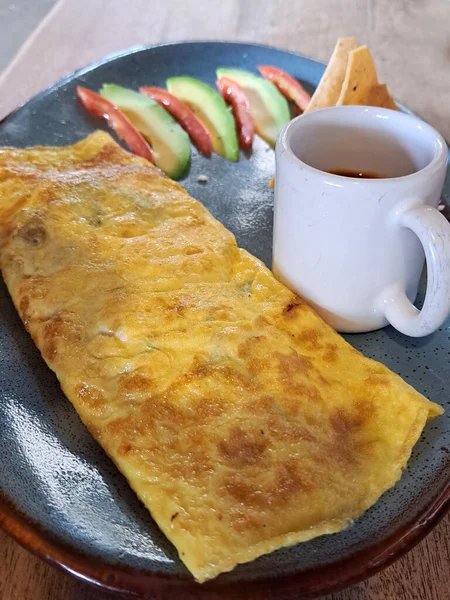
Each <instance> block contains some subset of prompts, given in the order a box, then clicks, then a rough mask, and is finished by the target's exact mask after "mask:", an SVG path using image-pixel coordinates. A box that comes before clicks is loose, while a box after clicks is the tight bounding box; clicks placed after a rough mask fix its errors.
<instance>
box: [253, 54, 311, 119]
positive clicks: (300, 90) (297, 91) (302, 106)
mask: <svg viewBox="0 0 450 600" xmlns="http://www.w3.org/2000/svg"><path fill="white" fill-rule="evenodd" d="M258 71H259V72H260V73H261V75H262V76H263V77H264V79H267V80H268V81H271V82H272V83H273V84H274V85H276V86H277V88H278V89H279V91H280V92H281V93H282V94H283V96H285V97H286V98H287V99H288V100H290V101H291V102H294V103H295V104H296V105H297V108H298V112H299V114H302V113H303V112H304V111H305V110H306V107H307V106H308V104H309V102H310V100H311V96H310V95H309V94H308V92H307V91H306V90H305V88H304V87H303V86H302V84H301V83H300V82H298V81H297V80H296V79H294V78H293V77H291V76H290V75H289V73H286V71H283V70H282V69H278V68H277V67H271V66H269V65H259V66H258Z"/></svg>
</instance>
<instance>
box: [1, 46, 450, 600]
mask: <svg viewBox="0 0 450 600" xmlns="http://www.w3.org/2000/svg"><path fill="white" fill-rule="evenodd" d="M184 44H223V45H233V46H249V47H256V48H265V49H270V50H276V51H278V52H282V53H283V54H289V55H291V56H293V57H295V58H302V59H306V60H307V61H308V62H311V63H314V64H316V65H318V66H321V67H323V68H325V67H326V65H325V64H324V63H323V62H321V61H318V60H316V59H313V58H310V57H308V56H306V55H304V54H300V53H297V52H293V51H290V50H285V49H283V48H279V47H276V46H271V45H268V44H258V43H256V42H240V41H228V40H180V41H171V42H163V43H159V44H149V45H136V46H131V47H130V48H126V49H123V50H119V51H118V52H114V53H111V54H108V55H106V56H104V57H103V58H101V59H99V60H97V61H95V62H93V63H91V64H89V65H86V66H84V67H81V68H80V69H77V70H74V71H72V72H70V73H68V74H67V75H65V76H64V77H62V78H60V79H58V80H57V81H55V82H53V83H51V84H50V85H48V86H47V87H45V88H44V89H43V90H41V91H40V92H38V93H37V94H35V95H34V96H32V97H31V98H29V99H28V100H26V101H25V102H23V103H22V104H20V105H19V106H17V107H16V108H14V109H13V110H12V111H11V112H10V113H8V114H7V115H5V116H4V117H3V118H2V119H0V127H1V126H2V125H4V124H5V123H6V122H7V121H8V120H9V119H11V118H13V117H14V116H15V115H16V114H17V113H18V112H19V111H20V110H21V109H22V108H23V107H25V106H26V105H27V104H28V103H29V102H32V101H35V100H40V99H42V98H45V96H46V95H48V94H50V93H52V92H53V91H54V90H56V89H59V88H60V87H62V86H63V85H64V84H65V83H68V82H69V81H71V80H73V79H74V78H76V77H79V76H82V75H84V74H86V73H89V72H90V71H93V70H94V69H95V68H97V67H99V66H101V65H104V64H107V63H109V62H113V61H114V60H117V59H118V58H122V57H125V56H131V55H133V54H137V53H139V52H143V51H148V50H153V49H155V48H161V47H170V46H182V45H184ZM399 106H400V107H401V109H402V110H405V111H406V112H411V111H409V110H408V109H407V108H405V107H403V106H401V105H399ZM449 159H450V155H449ZM449 511H450V484H448V485H447V486H446V487H444V489H443V491H442V493H440V494H439V495H438V496H437V497H436V498H434V499H433V501H432V502H431V503H430V504H429V505H428V506H427V507H426V508H425V509H424V510H423V512H422V513H421V514H420V515H419V516H418V517H417V518H416V519H413V520H412V521H410V522H409V523H407V524H406V525H404V526H403V527H401V528H399V529H397V530H396V531H394V532H393V533H392V534H391V535H390V536H389V537H387V538H384V539H382V540H380V541H379V542H377V543H376V544H373V545H371V546H369V547H368V548H365V549H364V550H360V551H356V552H354V553H352V554H350V556H347V557H346V558H342V559H339V560H338V561H336V562H334V563H331V564H328V565H326V566H323V567H320V569H318V568H311V569H308V570H306V571H302V572H297V573H291V574H289V575H283V576H280V575H275V576H274V577H266V578H264V579H258V580H248V581H238V582H226V583H221V582H220V579H219V580H213V581H211V582H207V583H204V584H201V585H200V584H198V583H196V582H195V581H194V579H193V578H192V577H191V576H179V575H174V574H170V575H169V574H163V573H150V572H148V571H143V570H139V569H136V568H133V567H127V566H125V565H121V564H120V563H118V564H115V565H114V564H111V563H107V562H106V561H104V560H103V559H101V558H99V557H94V556H90V555H87V554H84V553H81V552H80V551H79V550H77V549H76V548H74V547H72V546H70V545H69V544H66V543H65V542H62V541H61V540H59V539H58V538H57V537H56V536H53V535H52V534H51V533H49V532H48V531H45V530H44V529H43V528H42V527H41V526H40V525H39V523H37V522H35V521H33V520H32V519H29V518H28V517H26V516H24V515H23V514H22V513H21V512H20V511H19V510H18V509H17V508H15V507H14V505H13V504H12V503H11V502H10V501H9V500H8V499H7V498H5V497H4V495H3V493H1V492H0V528H1V529H2V530H3V531H4V532H5V533H7V534H8V535H9V536H11V537H12V538H13V539H14V540H15V541H17V542H18V543H19V544H20V545H21V546H22V547H24V548H25V549H26V550H28V551H30V552H31V553H32V554H34V555H36V556H38V557H39V558H41V559H43V560H44V561H45V562H47V563H48V564H50V565H52V566H54V567H56V568H58V569H60V570H62V571H65V572H67V573H70V574H71V575H73V576H75V577H77V578H78V579H80V580H82V581H85V582H87V583H90V584H92V585H96V586H99V587H101V588H103V589H106V590H109V591H113V592H119V593H122V594H123V593H126V594H157V597H158V598H161V600H164V599H165V598H167V599H168V598H169V597H170V596H171V594H172V593H176V592H177V591H178V592H180V591H182V592H183V599H184V600H191V599H192V600H193V599H194V598H206V599H210V600H225V599H227V598H228V599H229V598H230V597H233V598H236V599H237V598H239V599H242V600H244V599H246V600H252V599H254V597H255V593H257V594H258V595H257V597H258V599H259V600H269V599H272V598H273V593H272V592H273V591H275V590H276V593H278V594H280V595H286V594H287V595H288V596H289V595H292V594H295V597H296V598H298V599H299V600H300V599H303V598H305V599H306V598H315V597H317V596H320V595H323V594H330V593H335V592H337V591H339V590H342V589H344V588H346V587H348V586H350V585H354V584H356V583H358V582H360V581H363V580H364V579H366V578H368V577H371V576H372V575H375V574H376V573H378V572H379V571H381V570H382V569H384V568H386V567H388V566H389V565H391V564H392V563H394V562H395V561H396V560H398V559H399V558H401V557H402V556H403V555H404V554H406V553H407V552H409V550H411V549H412V548H413V547H414V546H415V545H416V544H418V543H419V542H420V541H421V540H422V539H423V538H424V537H425V536H426V535H427V534H428V533H430V532H431V530H432V529H433V528H434V527H435V526H436V525H437V524H438V523H439V521H440V520H441V519H442V518H443V517H444V516H445V515H446V514H447V512H449ZM230 593H232V594H233V596H230Z"/></svg>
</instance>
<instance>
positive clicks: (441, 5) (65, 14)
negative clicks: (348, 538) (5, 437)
mask: <svg viewBox="0 0 450 600" xmlns="http://www.w3.org/2000/svg"><path fill="white" fill-rule="evenodd" d="M0 1H4V0H0ZM33 1H36V0H33ZM37 1H39V0H37ZM2 25H4V26H5V25H6V28H5V27H3V31H2V36H3V35H4V32H5V31H7V29H8V24H7V23H6V24H5V23H2ZM341 35H353V36H356V37H357V39H358V40H359V41H360V42H361V43H367V44H368V45H369V47H370V49H371V50H372V52H373V54H374V57H375V61H376V64H377V67H378V71H379V75H380V78H381V80H383V81H386V82H387V83H388V84H389V88H390V90H391V91H392V93H393V95H394V96H395V97H396V98H397V99H398V100H399V101H400V102H402V103H404V104H406V105H407V106H409V107H410V108H411V109H413V110H415V111H416V112H418V113H419V114H420V115H421V116H422V117H423V118H424V119H425V120H427V121H428V122H430V123H431V124H432V125H433V126H435V127H436V128H437V129H439V130H440V131H441V132H442V133H443V135H444V136H446V137H447V139H450V1H449V0H352V1H350V0H164V1H161V0H133V1H129V2H126V1H125V0H123V1H122V0H60V2H59V3H58V4H57V6H56V7H55V8H54V9H53V10H52V13H51V15H50V17H49V18H47V19H46V20H45V22H44V23H43V25H41V27H40V28H39V29H38V30H37V31H36V32H35V34H34V35H33V36H32V38H31V39H30V40H29V41H28V42H27V43H26V45H25V46H24V47H23V48H22V50H21V52H20V53H19V55H18V56H17V57H16V59H15V60H14V61H13V63H12V65H11V66H10V68H8V69H7V70H6V71H5V72H4V73H3V75H2V76H0V118H1V117H2V116H4V115H5V114H7V112H8V111H9V110H11V109H12V108H14V106H16V105H17V104H19V103H21V102H23V101H24V100H26V99H27V98H28V97H30V96H31V95H33V94H34V93H36V92H37V91H39V89H41V88H43V87H45V86H46V85H48V84H50V83H51V82H53V81H55V80H56V79H58V78H59V77H60V76H62V75H64V74H65V73H67V72H70V71H72V70H73V69H75V68H78V67H81V66H84V65H86V64H88V63H90V62H93V61H94V60H97V59H99V58H101V57H102V56H104V55H106V54H109V53H111V52H115V51H117V50H120V49H122V48H127V47H129V46H133V45H138V44H152V43H158V42H163V41H172V40H186V39H210V40H211V39H222V40H223V39H225V40H239V41H250V42H260V43H265V44H270V45H273V46H278V47H281V48H285V49H288V50H293V51H296V52H301V53H303V54H306V55H308V56H312V57H314V58H317V59H320V60H323V61H327V60H328V58H329V56H330V53H331V51H332V48H333V46H334V44H335V41H336V38H337V37H338V36H341ZM114 598H117V595H112V594H110V593H106V592H103V591H101V590H98V589H96V588H93V587H91V586H88V585H87V584H85V583H82V582H80V581H78V580H76V579H74V578H72V577H71V576H69V575H67V574H64V573H62V572H60V571H58V570H56V569H53V568H52V567H49V566H48V565H46V564H45V563H44V562H43V561H41V560H40V559H38V558H36V557H34V556H32V555H31V554H29V553H28V552H26V551H25V550H24V549H22V548H21V547H20V546H19V545H18V544H16V543H15V542H14V541H12V540H11V539H10V538H8V537H7V536H6V535H4V534H3V533H1V532H0V599H1V600H113V599H114ZM398 599H402V600H403V599H405V600H450V517H449V516H447V517H446V518H445V519H444V520H443V521H442V522H441V523H440V524H439V525H438V527H436V529H435V530H434V531H433V532H432V533H431V534H430V535H429V536H428V537H427V538H426V539H425V540H424V541H422V542H421V543H420V544H419V545H418V546H416V547H415V548H414V550H412V551H411V552H410V553H409V554H407V555H406V556H405V557H404V558H402V559H400V560H399V561H397V562H396V563H395V564H394V565H392V566H391V567H389V568H387V569H385V570H384V571H382V572H381V573H379V574H378V575H375V576H373V577H372V578H370V579H369V580H367V581H365V582H362V583H360V584H358V585H355V586H353V587H351V588H348V589H347V590H345V591H342V592H339V593H336V594H332V595H330V596H327V597H326V600H398ZM174 600H182V598H177V599H174ZM230 600H233V599H230ZM255 600H257V599H255ZM274 600H275V599H274ZM323 600H325V598H324V599H323Z"/></svg>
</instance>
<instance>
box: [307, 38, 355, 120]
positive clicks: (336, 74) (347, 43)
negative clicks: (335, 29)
mask: <svg viewBox="0 0 450 600" xmlns="http://www.w3.org/2000/svg"><path fill="white" fill-rule="evenodd" d="M357 47H358V43H357V41H356V40H355V38H353V37H344V38H339V39H338V41H337V44H336V47H335V49H334V52H333V54H332V56H331V58H330V62H329V63H328V66H327V68H326V70H325V73H324V74H323V76H322V79H321V80H320V83H319V85H318V87H317V88H316V91H315V92H314V94H313V96H312V98H311V100H310V102H309V104H308V107H307V108H306V110H307V111H308V110H314V109H316V108H327V107H329V106H335V105H336V102H337V101H338V99H339V94H340V92H341V88H342V84H343V82H344V79H345V73H346V70H347V63H348V59H349V54H350V52H351V51H352V50H354V49H356V48H357ZM305 112H306V111H305Z"/></svg>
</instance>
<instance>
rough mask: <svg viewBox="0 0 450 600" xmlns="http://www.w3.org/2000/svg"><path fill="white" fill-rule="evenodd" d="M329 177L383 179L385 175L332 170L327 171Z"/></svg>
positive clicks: (371, 172) (370, 172)
mask: <svg viewBox="0 0 450 600" xmlns="http://www.w3.org/2000/svg"><path fill="white" fill-rule="evenodd" d="M327 173H330V174H331V175H341V177H355V178H356V179H385V178H386V175H382V174H381V173H375V171H357V170H353V169H333V170H331V171H327Z"/></svg>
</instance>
